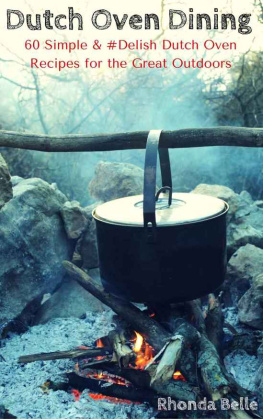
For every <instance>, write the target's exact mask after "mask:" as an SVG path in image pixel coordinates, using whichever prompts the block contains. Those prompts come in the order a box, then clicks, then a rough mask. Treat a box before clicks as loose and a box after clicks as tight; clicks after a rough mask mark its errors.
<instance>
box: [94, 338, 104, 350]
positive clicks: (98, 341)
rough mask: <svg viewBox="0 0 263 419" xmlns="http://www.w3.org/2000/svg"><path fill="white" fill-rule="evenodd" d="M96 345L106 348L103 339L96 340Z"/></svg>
mask: <svg viewBox="0 0 263 419" xmlns="http://www.w3.org/2000/svg"><path fill="white" fill-rule="evenodd" d="M96 347H97V348H104V345H103V343H102V340H101V339H98V340H96Z"/></svg>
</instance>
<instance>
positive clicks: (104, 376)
mask: <svg viewBox="0 0 263 419" xmlns="http://www.w3.org/2000/svg"><path fill="white" fill-rule="evenodd" d="M86 377H88V378H93V379H95V380H101V381H106V382H107V383H112V384H119V385H121V386H130V385H131V384H130V383H129V381H126V380H125V378H122V377H118V376H117V375H113V374H108V373H107V372H104V371H100V372H96V371H92V372H89V373H88V374H87V375H86Z"/></svg>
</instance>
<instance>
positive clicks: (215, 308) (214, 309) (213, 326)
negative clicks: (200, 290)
mask: <svg viewBox="0 0 263 419" xmlns="http://www.w3.org/2000/svg"><path fill="white" fill-rule="evenodd" d="M208 303H209V309H208V312H207V317H206V319H205V325H206V332H207V337H208V339H209V340H210V341H211V342H212V343H213V345H214V346H215V347H216V349H217V351H218V353H219V355H220V356H221V354H222V341H223V335H224V333H223V324H224V318H223V313H222V310H221V306H220V303H219V301H218V300H217V299H216V298H215V295H214V294H209V300H208Z"/></svg>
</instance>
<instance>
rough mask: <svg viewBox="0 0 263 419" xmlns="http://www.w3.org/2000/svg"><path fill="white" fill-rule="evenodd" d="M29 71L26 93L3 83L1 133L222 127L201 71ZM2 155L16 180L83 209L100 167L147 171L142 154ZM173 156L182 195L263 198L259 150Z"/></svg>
mask: <svg viewBox="0 0 263 419" xmlns="http://www.w3.org/2000/svg"><path fill="white" fill-rule="evenodd" d="M5 68H6V67H5ZM23 71H24V73H25V74H24V75H23V84H22V83H21V85H20V86H17V85H15V84H14V83H12V82H13V81H14V80H11V81H10V80H5V79H4V80H1V84H2V85H1V90H2V92H3V93H2V96H3V97H4V98H5V99H4V100H3V101H2V102H1V104H0V112H1V115H2V118H1V125H2V128H3V129H12V130H25V131H31V132H39V133H47V134H68V133H82V134H85V133H87V134H92V133H99V132H127V131H139V130H150V129H164V130H177V129H181V128H197V127H202V128H203V127H211V126H217V125H218V118H217V112H216V111H215V108H214V107H213V106H212V105H211V101H209V100H208V99H207V97H208V95H207V91H208V88H209V83H212V81H211V80H205V79H204V77H203V76H202V72H201V73H200V70H198V69H194V70H189V69H187V70H176V71H174V70H165V71H163V70H158V69H155V70H143V71H142V72H136V70H133V71H132V70H130V71H128V70H126V71H123V72H118V71H116V72H114V71H113V72H112V73H111V74H110V75H109V73H106V74H100V75H99V76H98V75H96V76H93V77H87V75H86V74H83V73H82V72H73V73H72V72H68V73H65V74H62V75H59V76H54V75H52V76H51V75H49V74H46V73H31V72H28V71H27V69H26V68H24V67H23ZM16 80H17V79H16ZM18 83H19V84H20V81H19V80H18ZM25 85H26V86H27V87H28V86H30V87H31V89H25V88H23V86H25ZM220 122H221V121H220ZM226 122H228V121H226ZM234 124H236V125H241V124H242V121H241V120H236V121H235V122H234ZM4 154H5V157H6V159H7V161H8V163H9V166H10V170H11V173H12V175H20V176H23V177H32V176H38V177H41V178H43V179H46V180H47V181H49V182H56V183H57V184H58V187H59V188H60V189H61V190H62V191H63V192H64V193H66V194H67V195H68V197H69V198H70V199H77V200H78V201H80V202H81V203H82V204H83V205H87V204H89V203H90V197H89V194H88V183H89V181H90V180H91V178H92V177H93V173H94V168H95V166H96V164H97V163H98V161H100V160H108V161H115V162H122V163H124V164H125V163H133V164H136V165H138V166H140V167H143V165H144V151H143V150H141V151H114V152H101V153H54V154H53V153H52V154H49V153H39V152H27V151H14V150H7V151H5V152H4ZM170 155H171V164H172V173H173V184H174V189H175V190H176V191H189V190H191V189H193V188H194V187H195V186H196V185H197V184H199V183H210V184H213V183H217V184H224V185H227V186H230V187H231V188H233V189H234V190H236V191H237V192H240V191H242V190H244V189H246V190H248V191H249V192H250V193H251V194H252V195H253V196H254V198H260V197H262V195H263V179H262V170H261V164H262V152H261V150H254V149H233V148H228V147H224V148H219V147H210V148H199V149H197V148H193V149H189V148H188V149H180V150H179V149H176V150H171V151H170Z"/></svg>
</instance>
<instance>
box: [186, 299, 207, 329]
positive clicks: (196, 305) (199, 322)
mask: <svg viewBox="0 0 263 419" xmlns="http://www.w3.org/2000/svg"><path fill="white" fill-rule="evenodd" d="M187 305H188V306H189V307H190V309H191V310H192V313H193V315H194V319H195V323H196V328H197V330H199V332H200V333H204V334H206V327H205V318H204V314H203V312H202V308H201V302H200V300H199V299H197V300H193V301H189V302H188V303H187Z"/></svg>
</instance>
